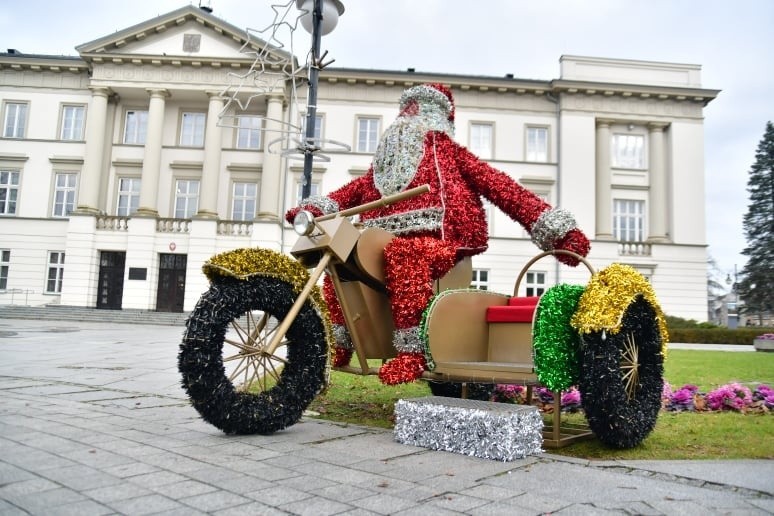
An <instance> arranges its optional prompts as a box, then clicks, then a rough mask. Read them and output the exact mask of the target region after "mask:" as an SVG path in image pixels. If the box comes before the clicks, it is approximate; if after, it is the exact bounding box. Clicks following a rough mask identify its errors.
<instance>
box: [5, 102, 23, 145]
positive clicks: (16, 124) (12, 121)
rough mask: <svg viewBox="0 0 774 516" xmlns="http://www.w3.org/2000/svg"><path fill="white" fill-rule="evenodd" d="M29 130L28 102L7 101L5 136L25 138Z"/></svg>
mask: <svg viewBox="0 0 774 516" xmlns="http://www.w3.org/2000/svg"><path fill="white" fill-rule="evenodd" d="M26 130H27V103H26V102H6V104H5V119H4V121H3V138H24V135H25V132H26Z"/></svg>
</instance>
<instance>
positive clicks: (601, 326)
mask: <svg viewBox="0 0 774 516" xmlns="http://www.w3.org/2000/svg"><path fill="white" fill-rule="evenodd" d="M637 296H642V297H644V298H645V300H646V301H647V302H648V303H649V304H650V305H651V306H652V307H653V310H654V311H655V313H656V321H657V324H658V329H659V333H660V334H661V353H662V354H663V355H664V356H666V349H667V343H668V342H669V334H668V332H667V326H666V319H665V318H664V313H663V312H662V311H661V306H660V305H659V303H658V300H657V299H656V294H655V292H654V291H653V287H652V286H651V284H650V282H649V281H648V280H647V279H645V277H644V276H643V275H642V274H640V273H639V272H637V271H636V270H635V269H634V268H633V267H631V266H629V265H623V264H620V263H614V264H612V265H609V266H608V267H606V268H604V269H602V270H601V271H599V272H597V273H595V274H594V275H593V276H592V277H591V279H590V280H589V283H588V285H587V286H586V290H585V291H584V292H583V295H581V298H580V300H579V301H578V309H577V310H576V311H575V314H573V316H572V320H571V321H570V324H571V325H572V327H573V328H575V329H576V330H577V331H578V332H580V333H591V332H594V331H608V332H610V333H612V334H616V333H618V332H619V331H620V330H621V323H622V321H623V316H624V312H625V311H626V308H627V307H628V306H629V305H630V304H631V303H632V301H634V299H635V298H636V297H637Z"/></svg>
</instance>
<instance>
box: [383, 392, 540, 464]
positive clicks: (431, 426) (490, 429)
mask: <svg viewBox="0 0 774 516" xmlns="http://www.w3.org/2000/svg"><path fill="white" fill-rule="evenodd" d="M395 440H396V441H398V442H400V443H403V444H409V445H411V446H421V447H423V448H430V449H433V450H443V451H450V452H455V453H461V454H463V455H470V456H475V457H479V458H482V459H495V460H502V461H509V460H513V459H521V458H524V457H526V456H527V455H534V454H537V453H540V452H542V451H543V449H542V447H541V446H542V444H543V418H542V416H541V415H540V411H538V409H537V407H533V406H530V405H512V404H509V403H494V402H490V401H477V400H464V399H458V398H444V397H441V396H428V397H425V398H412V399H407V400H398V402H397V403H396V404H395Z"/></svg>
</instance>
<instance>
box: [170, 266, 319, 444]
mask: <svg viewBox="0 0 774 516" xmlns="http://www.w3.org/2000/svg"><path fill="white" fill-rule="evenodd" d="M295 298H296V295H295V294H294V292H293V288H292V286H291V284H290V283H288V282H287V281H284V280H282V279H278V278H270V277H265V276H255V277H252V278H249V279H246V280H239V279H235V278H223V279H221V280H219V281H218V282H217V283H213V284H212V286H211V287H210V289H209V290H208V291H207V292H205V293H204V294H203V295H202V297H201V298H200V300H199V302H198V303H197V305H196V308H195V309H194V311H193V312H192V313H191V316H190V317H189V319H188V322H187V323H186V328H187V329H186V331H185V334H184V336H183V341H182V343H181V344H180V353H179V355H178V368H179V370H180V373H181V374H182V377H183V381H182V383H183V388H184V389H185V390H186V392H187V393H188V395H189V397H190V399H191V403H192V405H193V406H194V408H195V409H196V410H197V411H198V412H199V414H201V416H202V418H204V420H205V421H207V422H209V423H211V424H212V425H214V426H216V427H217V428H219V429H221V430H223V431H224V432H226V433H228V434H271V433H273V432H276V431H278V430H281V429H283V428H286V427H288V426H291V425H293V424H294V423H296V422H297V421H298V420H299V419H300V418H301V415H302V413H303V411H304V409H305V408H306V407H307V406H308V405H309V403H311V401H312V399H314V397H315V396H316V395H317V394H318V393H319V392H320V390H321V388H322V386H323V384H324V381H325V367H326V359H327V356H326V355H327V342H326V338H325V327H324V324H323V321H322V319H321V317H320V314H319V313H317V311H316V310H315V309H314V308H313V306H312V305H311V304H310V303H309V302H307V303H306V304H305V305H304V306H303V307H302V309H301V312H300V313H299V315H298V316H297V317H296V319H295V321H294V322H293V324H292V325H291V326H290V329H289V330H288V332H287V334H286V336H285V338H284V340H283V341H282V342H281V343H280V346H279V348H278V349H277V350H276V351H275V352H274V353H272V354H268V353H267V352H266V351H265V348H266V346H267V345H268V344H269V342H270V340H271V337H272V335H273V332H274V331H275V329H276V327H277V325H278V324H279V321H282V319H283V318H284V317H285V316H286V314H287V313H288V311H289V309H290V307H291V305H292V304H293V302H294V300H295Z"/></svg>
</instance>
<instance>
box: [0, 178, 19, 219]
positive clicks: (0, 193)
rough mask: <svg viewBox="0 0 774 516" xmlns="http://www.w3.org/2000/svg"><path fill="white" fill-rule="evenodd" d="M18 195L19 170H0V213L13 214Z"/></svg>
mask: <svg viewBox="0 0 774 516" xmlns="http://www.w3.org/2000/svg"><path fill="white" fill-rule="evenodd" d="M18 197H19V171H18V170H0V215H13V214H15V213H16V199H17V198H18Z"/></svg>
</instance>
